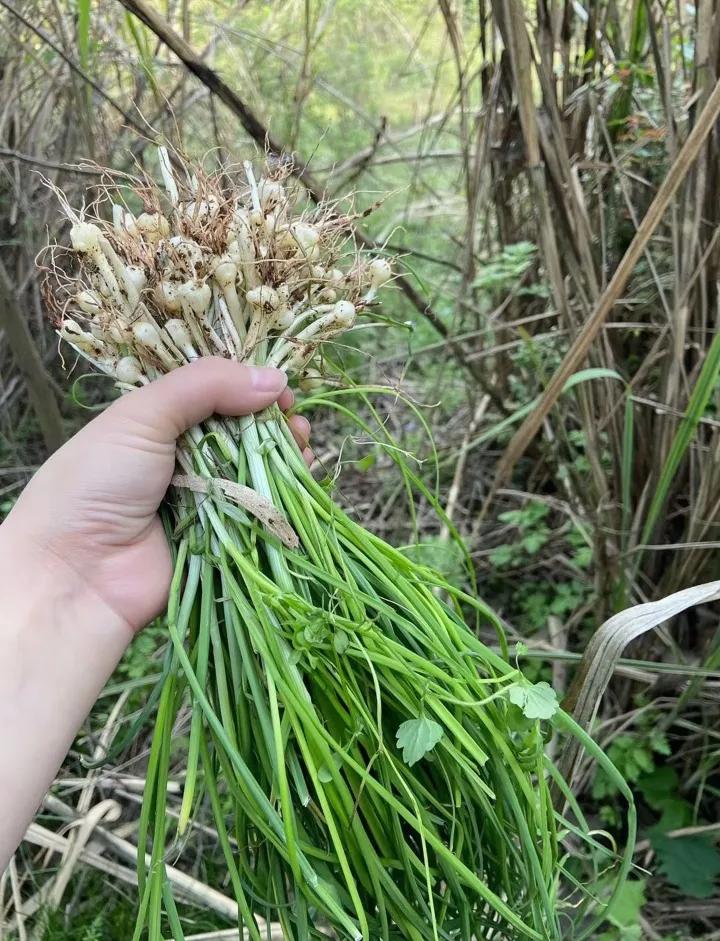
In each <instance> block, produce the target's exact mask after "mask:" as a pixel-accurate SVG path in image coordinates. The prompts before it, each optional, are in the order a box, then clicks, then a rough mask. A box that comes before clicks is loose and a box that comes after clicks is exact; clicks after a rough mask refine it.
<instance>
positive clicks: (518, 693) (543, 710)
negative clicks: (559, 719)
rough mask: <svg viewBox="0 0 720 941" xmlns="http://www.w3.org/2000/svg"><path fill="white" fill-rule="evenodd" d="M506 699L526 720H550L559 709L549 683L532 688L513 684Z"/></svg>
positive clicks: (535, 685) (555, 695)
mask: <svg viewBox="0 0 720 941" xmlns="http://www.w3.org/2000/svg"><path fill="white" fill-rule="evenodd" d="M508 698H509V700H510V702H511V703H514V704H515V705H516V706H518V707H519V708H520V709H521V710H522V713H523V715H524V716H525V718H526V719H552V717H553V716H554V715H555V713H556V712H557V711H558V709H559V708H560V705H559V703H558V698H557V694H556V693H555V690H554V689H553V688H552V686H550V684H549V683H535V684H534V685H533V686H527V685H525V684H523V683H515V684H514V685H513V686H510V687H509V688H508Z"/></svg>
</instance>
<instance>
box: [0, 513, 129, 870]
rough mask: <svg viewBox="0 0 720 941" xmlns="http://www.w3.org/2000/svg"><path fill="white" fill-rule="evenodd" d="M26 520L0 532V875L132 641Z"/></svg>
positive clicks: (9, 524)
mask: <svg viewBox="0 0 720 941" xmlns="http://www.w3.org/2000/svg"><path fill="white" fill-rule="evenodd" d="M20 522H21V520H20V519H17V520H16V521H11V520H7V521H6V522H5V523H4V524H3V525H2V526H0V646H1V649H2V656H0V754H2V758H3V766H4V767H8V768H12V769H13V773H12V774H11V775H2V776H0V806H2V807H3V808H4V809H3V813H2V814H0V871H1V870H2V869H3V868H4V867H3V864H4V861H5V860H6V859H7V857H8V856H9V855H10V854H11V853H12V852H13V850H14V847H15V845H16V844H17V842H18V841H19V840H20V839H21V838H22V835H23V833H24V830H25V828H26V826H27V824H28V823H29V822H30V820H31V819H32V816H33V814H34V813H35V811H36V809H37V807H38V805H39V803H40V801H41V800H42V797H43V794H44V793H45V791H46V790H47V788H48V786H49V785H50V784H51V782H52V779H53V777H54V776H55V774H56V773H57V770H58V768H59V767H60V765H61V763H62V761H63V758H64V757H65V755H66V753H67V751H68V749H69V748H70V746H71V744H72V741H73V739H74V737H75V735H76V733H77V731H78V729H79V728H80V726H81V725H82V723H83V721H84V720H85V718H86V716H87V715H88V713H89V712H90V709H91V708H92V705H93V703H94V701H95V700H96V698H97V696H98V694H99V693H100V691H101V690H102V688H103V686H104V685H105V683H106V682H107V679H108V677H109V676H110V674H111V673H112V671H113V670H114V668H115V666H116V665H117V662H118V661H119V659H120V657H121V656H122V653H123V651H124V650H125V648H126V646H127V644H128V641H129V640H130V637H131V632H130V629H129V627H128V626H127V625H126V624H125V623H123V621H122V619H121V618H120V617H118V615H116V614H114V613H113V612H112V611H110V610H109V608H108V607H107V605H105V604H103V602H102V600H101V599H98V598H97V597H95V596H94V595H93V593H92V592H91V591H88V590H86V589H85V588H84V587H83V585H82V582H81V579H80V578H79V577H78V576H77V575H76V574H74V573H73V572H72V570H71V569H70V568H69V567H68V566H67V565H65V564H64V563H63V562H62V560H60V559H57V558H55V557H53V554H52V553H46V552H45V551H44V550H43V549H40V548H38V547H37V546H36V545H34V543H33V540H32V538H30V537H28V536H27V535H25V534H24V533H23V531H22V526H21V525H17V524H19V523H20Z"/></svg>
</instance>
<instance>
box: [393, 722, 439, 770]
mask: <svg viewBox="0 0 720 941" xmlns="http://www.w3.org/2000/svg"><path fill="white" fill-rule="evenodd" d="M442 737H443V727H442V726H441V725H440V724H439V723H438V722H434V721H433V720H432V719H426V718H424V717H422V718H419V719H408V720H407V721H406V722H403V723H402V725H401V726H400V727H399V728H398V730H397V747H398V748H402V750H403V761H404V762H405V764H406V765H410V766H412V765H414V764H416V763H417V762H418V761H420V759H421V758H423V757H424V756H425V755H426V754H427V753H428V752H429V751H432V750H433V748H435V746H436V745H437V743H438V742H439V741H440V739H441V738H442Z"/></svg>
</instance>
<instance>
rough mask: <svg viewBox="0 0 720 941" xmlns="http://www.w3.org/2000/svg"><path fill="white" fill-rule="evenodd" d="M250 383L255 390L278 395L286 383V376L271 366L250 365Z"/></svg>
mask: <svg viewBox="0 0 720 941" xmlns="http://www.w3.org/2000/svg"><path fill="white" fill-rule="evenodd" d="M249 369H250V384H251V385H252V387H253V390H254V391H255V392H267V393H269V392H274V393H275V394H276V395H280V393H281V392H282V390H283V389H284V388H285V386H286V385H287V381H288V379H287V376H286V375H285V373H284V372H283V371H282V370H281V369H275V368H274V367H273V366H250V367H249Z"/></svg>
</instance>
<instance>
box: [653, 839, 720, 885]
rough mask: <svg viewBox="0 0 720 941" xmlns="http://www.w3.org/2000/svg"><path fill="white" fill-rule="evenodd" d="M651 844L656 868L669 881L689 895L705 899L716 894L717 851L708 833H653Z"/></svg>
mask: <svg viewBox="0 0 720 941" xmlns="http://www.w3.org/2000/svg"><path fill="white" fill-rule="evenodd" d="M652 845H653V849H654V850H655V856H656V859H657V868H658V871H659V872H661V873H662V874H663V875H664V876H665V878H666V879H667V881H668V882H669V883H670V884H671V885H674V886H675V887H676V888H678V889H679V890H680V891H681V892H682V893H683V894H684V895H689V896H690V897H691V898H696V899H707V898H710V897H711V896H713V895H714V894H715V892H716V889H717V878H718V876H720V851H719V850H718V848H717V846H715V844H714V843H713V842H712V840H711V839H710V838H709V837H707V836H702V835H701V834H692V835H690V836H677V837H669V836H664V835H662V834H655V835H654V836H653V837H652Z"/></svg>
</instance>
